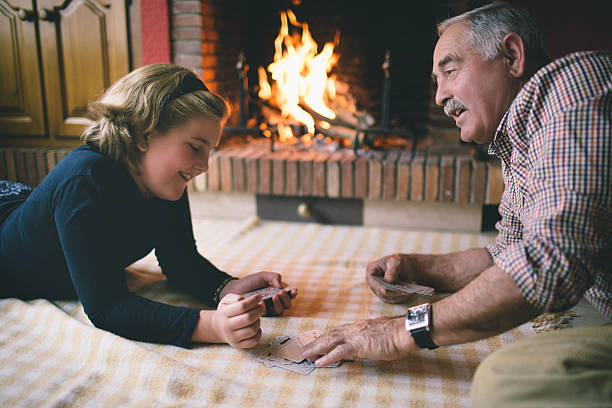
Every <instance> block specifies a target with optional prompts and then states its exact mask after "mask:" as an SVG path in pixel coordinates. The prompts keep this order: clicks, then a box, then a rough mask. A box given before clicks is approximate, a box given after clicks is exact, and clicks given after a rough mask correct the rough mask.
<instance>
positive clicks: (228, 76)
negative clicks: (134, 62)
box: [171, 0, 503, 223]
mask: <svg viewBox="0 0 612 408" xmlns="http://www.w3.org/2000/svg"><path fill="white" fill-rule="evenodd" d="M434 3H435V4H425V3H424V2H423V3H421V4H419V12H418V13H405V12H401V11H400V9H399V6H398V5H397V4H396V2H393V1H385V0H383V1H379V2H377V3H376V7H372V4H371V3H369V4H368V3H366V2H354V1H345V0H340V1H333V2H330V1H321V0H304V1H297V0H294V1H269V2H252V1H246V0H245V1H239V0H234V1H215V0H208V1H206V0H205V1H201V2H195V1H181V0H174V1H173V2H171V7H172V13H173V15H172V19H171V22H172V24H171V30H172V34H171V37H172V41H173V42H172V53H173V55H172V57H173V61H174V62H176V63H179V64H182V65H186V66H189V67H192V68H193V69H194V70H195V71H196V72H197V73H198V74H199V75H201V77H202V78H203V80H204V81H205V82H206V84H207V85H208V86H209V88H211V90H213V91H216V92H218V93H220V94H222V95H224V96H225V97H227V98H228V100H229V101H230V104H231V105H232V111H233V115H232V118H231V120H230V123H228V128H227V130H226V132H225V133H224V135H223V138H222V143H221V146H220V149H219V151H218V152H217V153H216V154H215V155H214V156H213V157H212V158H211V162H210V169H209V171H208V172H207V173H206V174H204V175H201V176H199V177H198V178H196V179H195V180H194V181H193V185H192V189H193V190H195V191H207V192H225V193H230V192H238V193H240V192H241V193H248V194H253V195H255V196H257V197H258V203H257V204H258V206H260V205H266V200H268V199H282V198H283V197H284V198H286V199H287V200H289V199H292V200H296V199H297V200H298V201H301V202H302V204H303V203H305V201H304V200H306V199H308V200H310V203H311V204H312V203H315V202H319V203H323V202H325V203H326V204H325V205H329V202H328V201H329V200H331V201H330V202H332V203H333V202H337V203H338V205H341V206H343V207H344V208H348V207H347V206H350V205H352V204H350V203H359V202H362V201H373V200H393V201H401V202H429V203H432V202H444V203H457V204H463V205H469V204H472V205H474V206H475V207H477V208H479V209H481V208H482V205H486V204H492V205H495V204H497V203H498V202H499V198H500V196H501V192H502V190H503V183H502V179H501V169H500V166H499V162H498V161H496V160H491V159H488V158H487V159H484V160H483V157H485V155H483V154H482V149H481V148H479V147H476V146H474V145H470V144H463V143H461V142H460V141H459V136H458V134H459V133H458V130H457V129H456V128H455V126H454V123H453V122H452V121H451V120H450V119H449V118H447V117H446V116H445V115H444V114H443V112H442V110H441V109H440V108H439V107H437V106H435V104H434V103H433V87H432V84H431V80H430V72H431V54H432V50H433V46H434V43H435V22H436V21H438V20H439V19H440V18H443V17H445V16H447V15H450V14H453V13H454V12H456V11H461V10H456V8H457V7H458V6H456V4H455V3H456V2H448V3H447V2H434ZM453 4H455V5H453ZM289 10H290V11H289ZM288 12H292V13H294V15H295V18H296V19H297V20H299V22H300V23H306V24H308V29H309V31H310V34H311V36H312V38H313V39H314V41H316V43H317V45H318V51H317V52H321V51H322V49H323V48H324V44H326V43H332V44H334V53H336V54H337V56H338V60H337V63H336V65H335V66H334V67H333V69H332V73H333V75H334V76H335V78H336V80H337V81H339V82H342V83H343V84H345V85H346V86H347V87H348V89H349V92H350V95H351V97H352V98H354V101H355V107H356V109H357V110H358V111H359V112H360V113H365V114H367V115H368V116H369V117H371V119H372V122H371V123H369V124H368V125H367V126H365V127H364V126H362V125H358V126H357V128H360V129H362V130H364V132H362V133H361V134H359V132H356V131H355V128H350V129H349V130H350V132H349V133H350V134H353V135H354V137H351V135H350V134H349V137H333V136H334V135H331V136H330V135H329V134H326V132H325V129H321V127H320V126H318V128H317V131H316V133H317V136H318V140H319V143H318V146H319V148H314V149H313V148H308V146H302V145H301V144H299V143H298V145H299V147H296V145H295V144H293V146H290V145H283V144H282V143H281V142H279V134H278V133H277V132H278V129H277V128H272V127H271V126H270V124H269V123H267V122H269V118H268V117H266V116H265V115H264V114H263V113H262V111H265V110H269V108H270V103H269V101H265V100H263V99H262V98H260V97H259V95H258V92H259V90H260V89H261V87H260V78H259V75H258V71H260V70H261V69H260V67H262V68H263V69H266V67H268V66H269V64H270V63H272V62H273V61H274V55H275V47H274V40H275V38H277V36H278V35H279V29H280V27H281V17H282V16H283V13H288ZM285 16H286V14H285ZM268 75H269V73H268ZM268 79H269V77H268ZM302 107H303V106H302ZM272 108H274V107H272ZM276 109H277V110H279V111H280V109H278V108H276ZM304 109H306V110H308V109H307V108H306V107H304ZM311 113H312V112H311ZM319 119H321V118H319ZM320 123H321V122H320V121H317V124H318V125H320ZM292 124H293V129H294V132H298V133H299V132H301V133H304V132H305V129H306V127H307V126H306V125H304V124H303V123H300V122H297V124H298V125H299V124H301V125H303V126H301V130H299V129H296V126H295V124H296V121H295V120H293V121H292ZM333 124H334V123H332V125H333ZM264 128H265V129H264ZM270 130H272V132H270ZM266 132H267V135H266V134H265V133H266ZM301 133H300V134H301ZM266 136H267V137H266ZM311 136H315V135H314V134H313V135H311ZM328 136H330V137H328ZM321 140H324V141H326V143H321ZM315 144H316V143H315ZM325 144H327V146H325ZM315 147H316V146H315ZM300 198H301V200H300ZM326 200H327V201H326ZM347 200H348V201H347ZM306 201H307V200H306ZM287 202H288V201H287ZM312 205H314V204H312ZM317 205H322V204H317ZM332 205H333V204H332ZM351 208H352V207H351ZM258 211H259V210H258ZM264 212H265V211H264ZM295 212H296V211H295V210H293V213H295ZM332 212H333V211H332ZM349 212H350V211H349ZM354 212H355V213H358V212H359V210H358V209H357V210H355V211H354ZM298 218H299V217H298ZM304 219H306V220H309V219H310V218H309V217H308V216H307V217H304ZM332 222H333V220H332ZM343 223H347V222H343ZM348 223H351V222H348Z"/></svg>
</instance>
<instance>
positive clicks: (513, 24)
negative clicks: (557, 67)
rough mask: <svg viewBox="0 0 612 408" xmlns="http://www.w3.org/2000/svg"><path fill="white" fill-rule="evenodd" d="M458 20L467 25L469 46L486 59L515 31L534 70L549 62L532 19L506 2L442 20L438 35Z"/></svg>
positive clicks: (540, 34)
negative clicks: (521, 40)
mask: <svg viewBox="0 0 612 408" xmlns="http://www.w3.org/2000/svg"><path fill="white" fill-rule="evenodd" d="M459 22H464V23H465V24H466V26H467V28H468V32H469V35H470V41H471V45H472V47H473V48H474V49H475V50H476V51H478V53H480V55H482V57H483V58H484V59H485V60H489V59H492V58H495V57H497V56H498V55H500V54H501V51H502V48H501V46H502V41H503V39H504V37H505V36H506V35H507V34H509V33H516V34H518V35H519V36H520V37H521V38H522V39H523V43H524V44H525V53H526V54H527V58H528V62H529V64H532V65H534V66H535V67H536V69H537V68H540V67H542V66H544V65H546V64H547V63H548V62H549V61H550V59H549V57H548V54H547V53H546V47H545V45H544V38H543V36H542V33H541V31H540V29H539V28H538V26H537V25H536V23H535V21H534V20H533V19H532V18H531V16H530V15H529V14H528V13H527V12H526V11H524V10H521V9H518V8H515V7H512V6H511V5H510V4H508V3H506V2H503V1H495V2H493V3H491V4H487V5H485V6H482V7H479V8H476V9H474V10H471V11H468V12H466V13H463V14H460V15H458V16H455V17H451V18H449V19H447V20H444V21H442V22H441V23H440V24H438V35H440V36H441V35H442V33H443V32H444V31H446V29H447V28H448V27H450V26H451V25H453V24H455V23H459Z"/></svg>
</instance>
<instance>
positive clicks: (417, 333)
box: [410, 327, 438, 350]
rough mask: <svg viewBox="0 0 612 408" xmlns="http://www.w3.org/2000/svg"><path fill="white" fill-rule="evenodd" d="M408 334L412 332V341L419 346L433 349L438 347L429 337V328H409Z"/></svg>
mask: <svg viewBox="0 0 612 408" xmlns="http://www.w3.org/2000/svg"><path fill="white" fill-rule="evenodd" d="M410 334H412V338H413V339H414V342H415V343H416V345H417V346H419V347H420V348H426V349H429V350H434V349H437V348H438V346H436V345H435V343H434V342H433V340H432V339H431V333H430V332H429V329H428V328H427V327H421V328H420V329H413V330H410Z"/></svg>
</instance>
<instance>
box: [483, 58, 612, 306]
mask: <svg viewBox="0 0 612 408" xmlns="http://www.w3.org/2000/svg"><path fill="white" fill-rule="evenodd" d="M489 153H490V154H496V155H497V156H499V157H500V158H501V162H502V170H503V176H504V184H505V190H504V193H503V195H502V199H501V204H500V207H499V211H500V214H501V216H502V219H501V220H500V221H499V222H498V223H497V225H496V227H497V229H498V230H499V234H498V236H497V239H496V240H495V242H494V243H492V244H491V245H489V246H487V250H488V251H489V253H490V254H491V257H492V258H493V260H494V262H495V264H496V265H497V266H498V267H499V268H500V269H501V270H503V271H505V272H506V273H507V274H508V275H509V276H510V277H511V278H512V279H513V280H514V282H515V283H516V284H517V286H518V287H519V288H520V290H521V292H522V293H523V296H524V297H525V299H526V300H527V301H528V302H529V303H531V304H532V305H534V306H536V307H538V308H540V309H542V310H544V311H548V312H553V311H560V310H565V309H567V308H569V307H571V306H573V305H575V304H576V303H577V302H578V301H579V300H580V297H581V296H583V295H585V297H586V298H587V300H588V301H589V302H591V303H592V304H593V305H594V306H595V307H596V308H597V309H598V310H599V311H600V312H602V313H603V314H604V315H606V316H608V317H612V54H610V53H604V52H580V53H575V54H570V55H568V56H566V57H564V58H560V59H558V60H556V61H554V62H552V63H550V64H549V65H547V66H545V67H544V68H542V69H540V70H539V71H538V72H537V73H536V74H535V75H534V76H533V77H532V78H531V79H530V80H529V82H527V83H526V84H525V86H524V87H523V89H522V90H521V92H519V94H518V95H517V97H516V99H515V100H514V102H513V103H512V105H511V106H510V108H509V109H508V111H507V112H506V114H505V115H504V118H503V119H502V121H501V123H500V125H499V127H498V128H497V132H496V134H495V138H494V139H493V142H492V143H491V145H490V146H489Z"/></svg>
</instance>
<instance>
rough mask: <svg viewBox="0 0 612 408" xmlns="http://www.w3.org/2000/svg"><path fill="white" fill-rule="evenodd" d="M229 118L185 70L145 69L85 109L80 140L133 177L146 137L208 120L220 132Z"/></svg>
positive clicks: (167, 67)
mask: <svg viewBox="0 0 612 408" xmlns="http://www.w3.org/2000/svg"><path fill="white" fill-rule="evenodd" d="M229 115H230V108H229V105H228V103H227V102H226V101H225V100H224V99H223V98H221V97H220V96H218V95H216V94H214V93H212V92H209V91H208V90H207V89H206V87H205V86H204V84H203V83H202V82H201V81H200V80H199V79H198V78H197V76H196V75H195V74H194V73H193V72H191V71H190V70H188V69H186V68H184V67H181V66H178V65H174V64H151V65H145V66H143V67H141V68H138V69H136V70H134V71H132V72H130V73H129V74H127V75H126V76H124V77H122V78H121V79H119V80H118V81H117V82H115V83H114V84H113V85H112V86H111V87H110V88H109V89H108V90H107V91H106V92H105V93H104V95H102V97H101V98H100V99H98V100H97V101H96V102H93V103H91V104H90V106H89V117H90V118H91V119H92V120H93V121H94V123H92V124H91V125H90V126H89V127H88V128H87V129H85V131H84V132H83V134H82V135H81V140H82V141H83V142H85V143H87V144H88V145H90V146H93V147H96V148H98V149H99V150H100V152H101V153H102V154H105V155H107V156H109V157H110V158H112V159H114V160H117V161H122V162H124V163H125V164H126V165H127V166H128V167H129V168H130V170H132V171H135V172H136V173H138V162H139V159H140V150H138V148H137V146H136V144H137V143H138V142H140V141H141V140H142V139H143V138H144V137H145V136H146V135H148V134H149V133H150V132H151V131H153V130H155V131H158V132H160V133H163V132H166V131H168V130H169V129H172V128H175V127H177V126H181V125H182V124H184V123H185V122H187V121H188V120H189V119H192V118H194V117H208V118H210V119H213V120H216V121H218V122H219V123H220V124H221V126H223V125H225V122H226V121H227V119H228V117H229Z"/></svg>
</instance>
